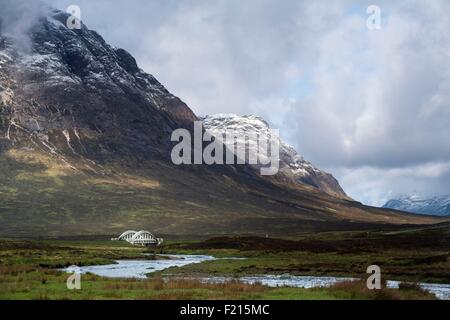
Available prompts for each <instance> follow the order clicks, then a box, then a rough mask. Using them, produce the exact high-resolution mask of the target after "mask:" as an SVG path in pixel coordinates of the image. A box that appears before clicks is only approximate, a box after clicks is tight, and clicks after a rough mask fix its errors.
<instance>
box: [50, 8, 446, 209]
mask: <svg viewBox="0 0 450 320" xmlns="http://www.w3.org/2000/svg"><path fill="white" fill-rule="evenodd" d="M46 2H48V3H50V4H53V5H55V6H57V7H59V8H61V9H65V8H66V7H67V6H69V5H71V4H74V1H73V0H58V1H56V0H47V1H46ZM375 2H376V3H375V4H377V5H378V6H380V8H381V13H382V24H381V25H382V29H381V30H378V31H370V30H368V29H367V28H366V19H367V17H368V16H367V14H366V8H367V7H368V6H369V5H371V4H374V3H373V1H356V0H354V1H352V0H344V1H298V0H285V1H269V0H247V1H237V0H215V1H206V0H203V1H201V0H200V1H189V0H184V1H175V0H169V1H147V0H134V1H133V0H129V1H114V2H113V3H111V2H110V1H109V0H108V1H107V0H96V1H91V0H78V1H75V4H78V5H79V6H80V7H81V9H82V18H83V20H84V22H85V23H87V24H88V26H89V27H91V28H93V29H96V30H98V31H99V32H100V33H101V34H102V35H104V36H105V38H106V40H107V41H108V42H110V43H112V44H114V45H117V46H120V47H123V48H126V49H127V50H129V51H131V52H132V53H133V54H134V55H135V56H136V57H137V60H138V61H139V63H140V65H141V66H142V67H143V68H144V69H145V70H146V71H148V72H150V73H152V74H154V75H155V76H156V77H157V78H158V79H159V80H160V81H161V82H162V83H163V84H165V85H166V86H167V87H168V89H169V90H171V91H172V92H174V93H175V94H177V95H178V96H180V97H181V98H182V99H183V100H185V101H186V102H187V103H188V104H189V105H190V106H191V107H192V108H193V109H194V111H195V112H196V113H198V114H212V113H217V112H234V113H238V114H247V113H257V114H260V115H262V116H264V117H265V118H267V119H268V120H269V121H270V122H271V123H272V124H274V125H275V126H276V127H278V128H280V129H281V134H282V136H284V137H285V138H286V139H288V140H289V142H290V143H291V144H293V145H295V146H296V148H297V149H298V151H299V152H300V153H301V154H303V155H304V156H305V158H307V159H308V160H311V161H313V162H314V163H316V164H318V165H319V166H322V167H324V168H325V169H327V170H329V171H331V172H332V173H334V174H335V175H336V176H337V178H338V179H339V180H340V181H341V183H342V184H343V186H344V189H346V190H347V191H348V192H349V193H350V195H352V196H353V197H354V198H356V199H361V200H364V201H367V203H371V204H380V203H381V201H382V200H384V199H385V198H386V197H388V196H389V194H390V193H391V194H392V193H401V192H403V191H404V192H409V191H410V189H411V188H414V189H423V190H424V191H426V192H428V193H436V192H440V193H442V192H447V193H450V179H447V180H445V179H444V178H448V174H447V173H446V171H439V172H437V175H435V176H433V175H431V176H430V177H423V176H420V175H419V176H418V175H417V174H414V173H416V172H418V171H420V170H419V169H420V168H428V169H429V168H432V167H433V166H434V165H435V164H436V163H444V164H445V163H449V162H450V139H449V138H448V137H449V136H450V65H449V64H448V61H450V59H449V58H450V39H449V37H450V34H449V32H448V30H450V17H449V16H448V12H450V2H449V1H447V0H435V1H424V0H423V1H419V0H398V1H395V2H394V1H386V0H378V1H375ZM399 172H400V173H399ZM446 181H449V182H446Z"/></svg>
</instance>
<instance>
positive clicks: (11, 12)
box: [0, 0, 49, 50]
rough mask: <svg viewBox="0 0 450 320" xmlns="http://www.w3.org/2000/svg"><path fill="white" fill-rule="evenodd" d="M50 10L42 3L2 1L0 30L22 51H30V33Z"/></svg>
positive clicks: (24, 0) (13, 0)
mask: <svg viewBox="0 0 450 320" xmlns="http://www.w3.org/2000/svg"><path fill="white" fill-rule="evenodd" d="M48 9H49V7H48V6H47V5H44V3H43V2H41V1H26V0H0V30H1V31H2V33H3V34H5V35H7V36H8V37H10V38H11V39H13V40H14V44H15V45H16V46H17V47H18V49H20V50H30V45H31V43H30V37H29V32H30V31H31V29H32V27H33V25H35V24H36V22H37V21H38V19H39V18H40V17H42V16H43V15H44V14H45V12H46V11H47V10H48Z"/></svg>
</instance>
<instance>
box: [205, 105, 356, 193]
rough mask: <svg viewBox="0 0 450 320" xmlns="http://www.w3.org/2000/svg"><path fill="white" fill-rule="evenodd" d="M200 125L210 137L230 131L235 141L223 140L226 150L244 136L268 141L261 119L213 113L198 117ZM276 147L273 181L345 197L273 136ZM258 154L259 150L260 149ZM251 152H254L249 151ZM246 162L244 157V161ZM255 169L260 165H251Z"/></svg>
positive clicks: (330, 178) (329, 177)
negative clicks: (276, 157) (276, 168)
mask: <svg viewBox="0 0 450 320" xmlns="http://www.w3.org/2000/svg"><path fill="white" fill-rule="evenodd" d="M202 121H203V126H204V128H205V129H206V130H208V131H210V132H211V133H212V134H214V133H215V132H217V133H221V132H226V131H229V132H231V131H233V132H235V133H236V136H237V139H236V140H235V141H234V143H231V144H232V145H230V144H228V143H227V141H225V144H227V146H229V147H230V148H235V147H236V145H237V144H238V143H245V141H240V140H242V139H244V138H245V137H246V136H248V135H249V133H251V134H257V135H258V137H259V138H260V139H262V140H264V141H268V140H269V137H270V135H271V132H270V129H271V128H270V126H269V124H268V123H267V122H266V121H265V120H264V119H262V118H261V117H258V116H254V115H248V116H237V115H234V114H217V115H210V116H206V117H203V118H202ZM276 139H277V140H278V144H279V159H280V162H279V174H277V176H276V177H277V178H278V179H279V181H282V182H283V183H288V184H292V185H294V186H295V185H296V184H302V185H308V186H311V187H314V188H316V189H318V190H321V191H323V192H325V193H328V194H330V195H332V196H335V197H339V198H348V197H347V195H346V194H345V192H344V190H343V189H342V188H341V186H340V185H339V182H338V181H337V180H336V179H335V178H334V177H333V176H332V175H331V174H329V173H326V172H324V171H322V170H320V169H319V168H317V167H315V166H314V165H313V164H311V163H310V162H308V161H306V160H305V159H304V158H303V157H302V156H301V155H299V154H298V153H297V151H296V150H295V149H294V148H293V147H292V146H290V145H288V144H287V143H286V142H285V141H283V140H282V139H281V138H280V137H279V136H277V137H276ZM260 151H261V150H260ZM250 152H255V153H256V150H250ZM246 160H247V163H248V158H247V159H246ZM253 166H254V167H255V168H256V169H259V168H260V167H261V165H257V164H255V165H253Z"/></svg>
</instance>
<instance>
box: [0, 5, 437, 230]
mask: <svg viewBox="0 0 450 320" xmlns="http://www.w3.org/2000/svg"><path fill="white" fill-rule="evenodd" d="M8 3H9V4H10V6H15V4H16V3H17V2H16V1H8ZM33 3H34V2H33ZM12 8H14V7H12ZM24 8H29V6H25V7H24ZM4 9H5V8H4V7H3V8H2V10H3V11H2V12H3V13H4V12H8V13H9V16H8V17H9V18H11V10H6V9H11V7H9V8H6V9H5V10H4ZM19 9H20V8H19ZM22 9H23V8H22ZM41 9H42V8H41ZM13 11H14V10H13ZM23 12H24V10H16V12H15V13H14V12H13V13H14V14H18V15H20V14H22V13H23ZM30 16H31V15H30V14H28V15H27V19H28V18H29V17H30ZM1 17H3V18H4V15H2V14H0V177H1V180H0V236H24V235H26V236H29V235H32V236H61V235H80V234H82V235H84V234H113V233H120V232H121V231H123V230H124V229H139V230H141V229H149V230H151V231H154V232H155V233H158V234H160V233H165V234H184V235H192V234H195V235H211V234H231V233H234V234H260V235H265V234H274V235H275V234H277V235H294V234H298V233H302V232H305V231H317V230H343V229H346V230H348V229H361V228H374V227H376V226H380V227H381V226H382V227H388V226H389V225H391V224H430V223H436V222H440V221H442V220H439V219H436V218H432V217H421V216H414V215H412V216H411V215H405V214H402V213H398V212H394V211H390V210H382V209H377V208H369V207H365V206H363V205H361V204H359V203H356V202H353V201H348V200H346V199H343V198H336V197H333V196H330V195H328V194H327V193H324V192H322V191H320V190H319V189H318V188H313V187H311V186H308V185H306V184H295V185H290V184H287V183H286V184H283V183H280V181H271V180H270V179H266V178H263V177H261V176H260V175H259V174H258V173H257V171H256V170H254V168H252V167H250V166H248V165H213V166H206V165H192V166H188V165H185V166H176V165H174V164H173V163H172V162H171V160H170V152H171V149H172V146H173V143H171V142H170V136H171V133H172V132H173V130H174V129H178V128H186V129H188V130H191V131H192V128H193V122H194V121H195V120H197V117H196V116H195V114H194V113H193V112H192V111H191V110H190V109H189V107H188V106H187V105H186V104H185V103H183V102H182V101H181V100H180V99H179V98H177V97H175V96H173V95H172V94H171V93H170V92H169V91H168V90H166V89H165V88H164V87H163V86H162V85H161V84H160V83H159V82H158V81H157V80H156V79H155V78H154V77H153V76H151V75H149V74H147V73H145V72H144V71H142V70H141V69H139V67H138V66H137V63H136V61H135V59H134V58H133V57H132V56H131V55H130V54H129V53H128V52H126V51H125V50H123V49H118V48H113V47H111V46H110V45H108V44H107V43H106V42H105V41H104V40H103V38H102V37H101V36H100V35H99V34H97V33H96V32H95V31H92V30H89V29H88V28H87V27H86V26H84V25H83V26H82V28H81V29H80V30H76V29H69V28H67V25H66V21H67V18H68V15H67V14H65V13H63V12H60V11H56V10H52V9H48V8H44V9H42V10H40V11H39V15H38V16H37V18H36V19H35V20H33V21H34V22H33V23H29V27H28V28H27V29H26V34H22V35H20V37H18V35H17V34H14V33H13V34H11V33H10V32H9V30H8V29H11V28H9V27H10V26H9V25H7V24H5V23H4V21H1ZM10 20H11V21H20V20H21V19H20V17H14V16H13V19H10ZM27 22H29V21H28V20H27ZM6 27H8V28H6ZM12 30H14V31H17V30H20V28H12ZM18 40H20V41H18ZM292 156H293V157H294V158H295V155H292ZM290 161H291V159H288V160H287V162H288V163H290ZM299 161H300V160H299ZM300 163H301V164H302V165H303V164H304V163H303V162H301V161H300ZM294 165H295V164H294ZM302 168H304V167H302ZM311 170H312V168H311ZM311 172H312V171H311Z"/></svg>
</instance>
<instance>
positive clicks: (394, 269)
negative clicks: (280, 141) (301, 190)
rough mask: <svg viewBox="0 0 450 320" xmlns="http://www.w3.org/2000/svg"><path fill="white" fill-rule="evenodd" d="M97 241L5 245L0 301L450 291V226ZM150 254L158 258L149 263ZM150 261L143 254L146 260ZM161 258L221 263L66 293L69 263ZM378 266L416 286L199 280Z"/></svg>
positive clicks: (356, 271) (342, 272)
mask: <svg viewBox="0 0 450 320" xmlns="http://www.w3.org/2000/svg"><path fill="white" fill-rule="evenodd" d="M102 238H103V239H105V238H106V237H103V236H96V237H92V238H89V239H88V238H84V239H76V238H71V239H67V238H66V239H48V240H40V241H36V240H31V239H30V240H18V239H16V240H14V239H9V240H7V239H4V240H1V241H0V261H1V273H0V283H1V284H2V285H1V286H0V298H7V299H14V298H21V299H22V298H23V299H211V298H214V299H418V298H419V299H431V298H433V296H432V295H430V294H429V293H426V292H424V291H422V290H421V289H418V287H417V286H414V285H413V283H417V282H428V283H446V284H449V283H450V273H449V270H450V265H449V263H450V259H449V255H448V252H449V251H450V227H449V226H448V224H444V225H440V226H435V227H422V228H415V229H411V228H406V229H405V228H401V229H398V230H396V231H383V230H378V231H377V230H371V231H364V232H362V231H355V232H331V233H329V232H327V233H320V234H304V235H303V236H299V237H295V238H287V239H286V238H285V239H266V238H254V237H221V238H212V239H209V240H201V239H193V238H192V239H184V240H180V239H179V240H177V239H172V240H171V237H170V236H169V237H166V239H167V240H168V241H167V242H166V243H165V244H164V245H163V246H162V247H158V248H154V249H151V248H142V247H134V246H130V245H129V244H127V243H124V242H111V241H105V240H101V239H102ZM149 253H153V254H155V256H153V255H148V254H149ZM143 254H145V255H143ZM158 254H189V255H199V254H203V255H211V256H215V257H218V258H227V257H234V258H236V257H241V258H245V259H220V260H207V261H204V262H201V263H195V264H188V265H184V266H181V267H173V268H169V269H165V270H162V271H156V272H152V273H149V274H148V278H147V279H120V278H116V279H115V278H102V277H99V276H96V275H93V274H84V275H82V276H81V288H82V289H81V290H73V291H71V290H68V289H67V288H66V279H67V277H68V274H66V273H64V272H62V271H59V270H58V269H60V268H64V267H67V266H70V265H78V266H83V265H85V266H86V265H102V264H111V263H113V262H114V261H115V260H142V259H155V258H157V257H158ZM371 264H377V265H379V266H380V267H381V270H382V279H383V280H388V279H389V280H399V281H405V282H408V283H412V284H411V285H401V286H400V289H388V288H384V289H382V290H380V291H378V290H374V291H369V290H367V288H366V287H365V282H358V281H356V282H342V283H337V284H335V285H332V286H331V287H327V288H312V289H305V288H291V287H278V288H270V287H267V286H264V285H261V284H257V283H256V284H246V283H241V282H239V281H236V280H229V281H225V282H222V283H205V282H202V281H199V280H196V279H199V278H202V277H228V278H230V279H237V278H240V277H245V276H252V275H253V276H254V275H287V274H289V275H302V276H307V275H309V276H334V277H336V276H341V277H352V278H361V279H365V278H366V277H367V274H365V271H366V268H367V266H368V265H371Z"/></svg>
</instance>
